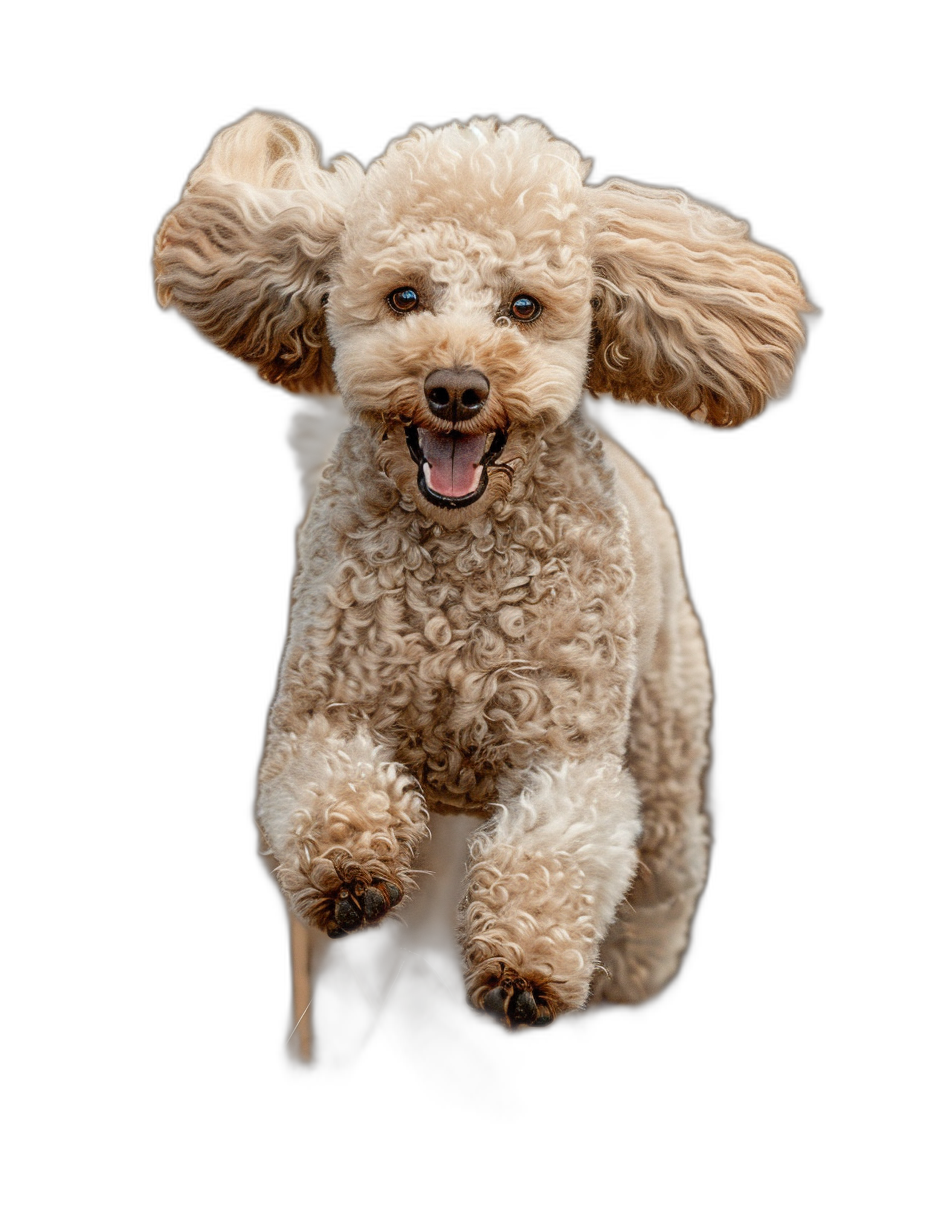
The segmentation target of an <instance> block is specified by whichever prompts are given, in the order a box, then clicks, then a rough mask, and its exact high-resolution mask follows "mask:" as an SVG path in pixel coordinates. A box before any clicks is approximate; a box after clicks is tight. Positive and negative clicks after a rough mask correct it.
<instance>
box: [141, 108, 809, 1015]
mask: <svg viewBox="0 0 928 1232" xmlns="http://www.w3.org/2000/svg"><path fill="white" fill-rule="evenodd" d="M588 169H589V168H588V165H587V164H586V163H585V162H584V161H583V160H582V159H581V158H580V156H579V155H578V154H577V152H576V151H575V150H574V149H573V147H571V146H569V145H567V144H566V143H564V142H560V141H557V140H555V139H554V138H553V137H552V136H551V134H550V133H548V132H547V130H546V129H544V128H543V127H542V126H541V125H540V124H537V123H534V122H531V121H527V120H517V121H515V122H514V123H512V124H499V123H498V122H496V121H486V120H481V121H474V122H472V123H471V124H467V125H449V126H447V127H445V128H440V129H436V130H434V131H432V130H428V129H416V130H414V131H413V132H412V133H411V134H410V135H409V136H407V137H405V138H402V139H401V140H399V141H397V142H394V143H393V144H392V145H391V146H390V147H389V148H388V150H387V152H386V154H385V155H384V156H383V157H382V158H381V159H379V160H377V161H376V162H375V163H374V164H373V165H372V166H371V167H370V168H369V169H368V170H367V172H366V173H364V172H363V171H362V169H361V168H360V167H359V166H358V164H356V163H355V162H354V161H353V160H351V159H348V158H342V159H339V160H337V161H336V163H335V164H334V165H333V167H332V168H331V169H329V170H324V169H322V168H321V167H320V165H319V162H318V157H317V154H316V151H315V147H314V145H313V143H312V140H311V138H310V137H309V135H308V134H307V133H305V132H304V131H303V130H302V129H301V128H299V126H297V125H295V124H293V123H292V122H290V121H288V120H283V119H279V118H275V117H271V116H263V115H258V114H255V115H251V116H249V117H247V118H246V119H245V120H243V121H242V122H241V123H240V124H238V125H235V126H233V127H232V128H230V129H227V130H225V131H224V132H222V133H220V134H219V136H218V137H217V138H216V139H215V141H214V142H213V145H212V146H211V148H210V150H209V152H208V154H207V156H206V158H205V159H204V161H203V163H202V164H201V165H200V167H198V168H197V169H196V171H195V172H194V173H193V176H192V177H191V180H190V182H189V184H188V186H187V188H186V190H185V193H184V196H183V197H182V199H181V201H180V203H179V204H178V205H177V206H176V207H175V208H174V209H173V210H172V211H171V213H170V214H169V215H168V216H167V218H166V219H165V222H164V224H163V226H162V228H161V231H160V233H159V237H158V242H157V249H156V271H157V285H158V292H159V296H160V298H161V302H162V303H164V304H168V303H173V304H175V305H176V306H177V307H179V308H180V309H181V311H183V312H184V313H185V314H186V315H188V316H189V317H190V318H191V319H192V320H193V321H194V322H195V323H196V324H197V325H198V326H199V328H201V329H202V330H203V331H204V332H205V333H206V334H207V335H208V336H210V337H211V338H213V339H214V340H215V341H216V342H217V343H218V344H219V345H221V346H223V347H225V348H226V349H228V350H230V351H231V352H232V353H234V354H236V355H239V356H241V357H242V358H244V359H247V360H249V361H250V362H252V363H254V364H256V365H257V367H258V369H259V371H260V372H261V374H262V375H263V376H265V377H267V378H268V379H270V380H273V381H279V382H281V383H283V384H284V385H286V386H287V387H288V388H291V389H295V390H300V389H302V390H309V391H314V392H323V391H327V390H332V389H333V388H337V390H338V392H339V393H340V394H341V395H342V397H343V399H344V403H345V407H346V409H347V411H348V413H349V415H350V417H351V420H352V426H351V427H350V428H349V429H348V431H347V432H346V433H345V434H344V435H343V436H342V438H341V440H340V441H339V443H338V445H337V447H336V449H335V453H334V455H333V457H332V459H331V461H330V463H329V465H328V467H327V468H326V470H325V472H324V474H323V476H322V478H321V481H320V484H319V488H318V492H317V494H316V497H315V499H314V501H313V503H312V505H311V507H310V510H309V513H308V515H307V519H306V522H305V524H304V526H303V528H302V529H301V532H300V537H299V545H298V557H299V567H298V571H297V576H296V579H295V582H294V595H293V611H292V617H291V626H290V635H289V639H288V643H287V648H286V651H285V654H284V660H283V664H282V667H281V676H280V682H279V687H278V691H277V697H276V699H275V702H274V705H273V707H272V710H271V715H270V721H269V729H268V740H267V749H266V754H265V759H264V764H263V767H262V771H261V786H260V791H259V800H258V819H259V823H260V825H261V828H262V830H263V833H264V835H265V837H266V839H267V842H268V844H269V846H270V848H271V850H272V851H273V853H274V855H275V856H276V858H277V860H278V862H279V870H278V871H279V877H280V881H281V885H282V886H283V888H284V891H285V892H286V894H287V896H288V899H289V902H290V905H291V908H292V909H293V911H294V912H295V913H296V914H298V915H299V916H300V917H301V918H303V919H305V920H307V921H310V922H312V923H315V924H318V925H319V926H321V927H323V928H325V929H326V930H327V931H329V933H330V934H331V935H338V934H340V933H342V932H346V931H350V930H352V929H354V928H357V927H361V926H364V925H365V924H373V923H376V922H377V921H378V920H379V919H380V918H382V916H383V915H384V914H386V913H387V912H388V911H390V910H391V909H393V908H394V907H395V906H397V904H398V903H399V902H400V901H401V900H402V898H403V897H404V896H405V895H407V894H408V893H409V892H410V891H411V890H412V889H413V888H414V874H413V869H414V861H415V852H416V848H417V845H418V844H419V843H420V842H421V840H422V838H423V837H424V836H425V834H426V833H427V827H428V826H429V825H431V826H433V827H434V826H436V825H441V814H442V813H443V812H459V811H462V810H464V811H468V810H469V811H471V812H477V813H478V814H480V815H481V816H483V817H484V818H485V819H486V821H485V824H484V825H483V827H482V828H481V829H480V830H479V831H478V832H477V834H476V836H475V839H474V841H473V844H472V849H471V853H470V861H469V867H468V873H467V889H466V894H465V899H464V902H463V905H462V910H461V941H462V949H463V955H464V965H465V978H466V984H467V989H468V993H469V995H470V997H471V999H472V1000H473V1002H474V1004H475V1005H476V1006H478V1007H480V1008H483V1009H485V1010H487V1011H489V1012H491V1013H494V1014H496V1015H497V1016H499V1017H500V1018H501V1019H503V1020H504V1021H506V1022H508V1023H510V1024H517V1023H531V1022H535V1023H544V1022H548V1021H550V1020H551V1019H552V1018H553V1017H555V1016H556V1015H557V1014H558V1013H561V1012H563V1011H565V1010H571V1009H576V1008H579V1007H580V1006H582V1005H584V1004H586V1003H587V1001H588V1000H589V999H590V997H591V996H593V997H595V998H602V999H607V1000H614V1001H637V1000H640V999H642V998H644V997H647V996H649V995H651V994H653V993H654V992H656V991H657V990H658V989H659V988H661V987H662V986H663V985H664V984H665V983H666V981H667V980H668V979H669V978H670V977H671V976H672V975H673V973H674V971H675V970H676V969H677V966H678V964H679V961H680V958H681V956H682V954H683V952H684V950H685V947H686V943H687V939H688V934H689V928H690V923H691V920H692V915H693V911H694V909H695V905H696V901H697V899H698V896H699V894H700V892H701V890H702V887H703V885H704V882H705V877H706V870H707V859H708V845H709V838H708V823H707V820H706V816H705V813H704V808H703V788H702V784H703V777H704V773H705V769H706V765H707V760H708V743H707V740H708V725H709V709H710V701H711V697H710V680H709V672H708V666H707V662H706V657H705V650H704V646H703V642H702V637H701V633H700V629H699V625H698V622H697V620H696V617H695V616H694V614H693V610H692V607H691V605H690V601H689V598H688V595H687V591H686V586H685V583H684V579H683V573H682V569H681V565H680V558H679V551H678V548H677V542H676V536H675V533H674V528H673V525H672V522H671V519H670V517H669V515H668V514H667V511H666V510H665V509H664V507H663V505H662V503H661V501H660V498H659V496H658V495H657V493H656V491H655V489H654V487H653V485H652V484H651V482H650V480H649V479H648V478H647V477H646V476H645V475H644V474H643V472H642V471H641V470H640V469H639V468H638V467H637V466H636V464H635V463H634V462H633V461H632V460H631V459H630V458H629V457H628V456H627V455H626V454H624V453H623V452H622V451H621V450H620V449H619V448H618V446H616V445H614V444H612V443H611V442H604V441H603V440H602V439H601V438H600V437H599V435H598V434H597V433H596V432H595V431H594V430H593V428H592V427H591V426H590V425H589V424H588V423H587V422H586V420H585V418H584V415H583V411H582V409H581V405H580V404H581V396H582V392H583V389H584V386H587V387H588V388H590V389H591V390H592V391H593V392H611V393H614V394H615V395H616V396H619V397H627V398H632V399H642V400H647V401H652V402H657V403H661V404H663V405H666V406H670V407H674V408H676V409H678V410H681V411H683V412H684V413H686V414H688V415H691V416H693V417H694V418H696V419H699V420H702V421H704V422H708V423H712V424H734V423H738V422H740V421H742V420H743V419H745V418H746V417H748V416H750V415H752V414H755V413H757V412H758V411H759V410H760V409H761V408H762V406H763V405H764V403H765V401H766V399H767V398H768V397H769V396H771V395H772V394H775V393H777V392H779V391H781V390H782V389H783V388H784V386H785V384H786V382H787V381H788V379H789V376H790V373H791V371H792V367H793V363H794V361H795V357H796V354H797V351H798V349H799V347H800V345H801V342H802V336H803V335H802V326H801V319H800V315H799V314H800V312H801V311H802V310H803V308H804V307H805V306H806V305H805V300H804V297H803V294H802V290H801V287H800V285H799V282H798V279H797V277H796V274H795V271H794V270H793V268H792V266H791V265H790V263H789V262H788V261H787V260H786V259H785V258H784V257H782V256H780V255H779V254H777V253H774V252H772V251H770V250H768V249H764V248H762V247H760V246H759V245H757V244H755V243H753V241H751V240H750V239H749V237H748V234H747V227H746V226H745V225H744V224H742V223H738V222H736V221H734V220H732V219H730V218H728V217H727V216H725V215H723V214H721V213H719V212H718V211H715V210H712V209H710V208H709V207H706V206H703V205H699V204H697V203H695V202H693V201H691V200H690V199H688V198H687V197H685V196H684V195H683V194H682V193H678V192H671V191H666V190H661V189H648V188H643V187H641V186H638V185H633V184H629V183H625V182H624V181H619V180H612V181H609V182H607V183H606V184H604V185H601V186H599V187H588V186H586V184H585V182H584V181H585V178H586V175H587V173H588ZM398 288H411V289H412V290H413V291H414V292H415V296H416V297H417V298H416V304H415V309H414V310H413V311H410V312H408V313H406V312H400V311H398V310H396V309H395V308H394V307H391V301H390V297H391V294H392V293H393V292H394V291H395V290H396V289H398ZM525 295H528V296H531V297H533V298H534V300H536V301H537V303H538V304H540V306H541V312H540V315H539V316H538V317H537V319H536V320H532V321H530V322H525V321H521V320H519V319H518V318H517V316H516V313H515V307H514V304H515V301H516V299H517V298H518V297H519V296H525ZM437 369H440V370H446V369H452V370H455V371H460V370H468V371H473V370H476V371H478V372H480V373H482V374H485V376H486V378H487V380H488V386H489V393H488V395H487V397H486V400H485V402H484V403H482V404H481V405H480V407H479V409H478V410H477V412H476V413H474V415H473V417H472V418H470V419H468V420H467V425H466V431H467V432H468V433H472V434H473V435H474V436H475V437H477V436H479V435H480V434H485V435H486V439H487V441H490V440H491V439H492V440H493V441H497V440H503V441H504V444H503V446H502V452H501V453H499V454H498V456H496V457H494V458H492V459H491V461H489V462H487V463H486V466H485V468H484V472H485V478H486V487H485V490H483V491H482V492H479V494H477V495H476V496H475V499H474V500H473V501H471V503H469V504H460V503H454V502H445V503H444V504H443V503H441V502H436V500H435V499H434V493H432V495H430V494H429V489H428V488H427V487H426V488H425V489H423V486H422V481H421V472H420V469H419V465H420V463H419V462H417V459H416V455H415V451H414V449H413V446H412V445H411V444H410V440H411V439H412V440H413V441H415V440H417V439H418V440H420V441H421V440H422V439H424V438H423V436H421V435H417V434H420V433H422V434H425V435H426V436H427V434H429V433H431V434H432V435H433V436H434V435H435V434H436V433H445V432H448V431H449V430H451V428H452V427H454V429H455V431H457V430H458V429H459V428H460V425H459V424H457V423H455V424H454V425H452V424H450V423H449V422H447V421H446V420H444V419H443V418H441V417H439V415H438V413H437V412H435V411H434V410H433V408H432V406H431V405H430V403H429V401H428V399H427V398H426V396H425V394H424V382H425V379H426V377H428V375H429V374H430V373H432V372H434V371H435V370H437ZM410 433H412V434H413V436H412V438H410V436H409V434H410ZM494 434H503V435H500V436H494ZM478 491H479V490H478Z"/></svg>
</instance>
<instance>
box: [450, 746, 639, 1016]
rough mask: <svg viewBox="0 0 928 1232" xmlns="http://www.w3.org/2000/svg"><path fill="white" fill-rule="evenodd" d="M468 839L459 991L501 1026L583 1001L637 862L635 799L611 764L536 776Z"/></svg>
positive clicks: (569, 764) (626, 778) (577, 765)
mask: <svg viewBox="0 0 928 1232" xmlns="http://www.w3.org/2000/svg"><path fill="white" fill-rule="evenodd" d="M512 788H513V790H512V791H511V792H509V793H507V794H506V796H505V798H504V799H503V802H502V803H501V805H500V808H499V812H498V815H497V816H496V817H495V818H494V819H493V820H492V821H491V822H490V823H489V824H488V825H487V826H485V827H484V828H483V829H482V830H480V831H478V833H477V834H476V835H475V836H474V840H473V842H472V844H471V853H470V855H471V862H470V868H469V870H468V880H467V891H466V895H465V898H464V903H463V907H462V911H463V919H462V928H461V933H462V946H463V950H464V962H465V973H466V980H467V991H468V994H469V996H470V998H471V1000H472V1001H473V1003H474V1005H476V1006H477V1007H478V1008H479V1009H482V1010H485V1011H487V1012H488V1013H491V1014H493V1015H495V1016H496V1017H498V1018H501V1019H502V1020H503V1021H504V1022H505V1023H506V1024H507V1025H509V1026H515V1025H520V1024H535V1025H537V1026H541V1025H543V1024H545V1023H548V1022H550V1021H551V1020H552V1019H553V1018H554V1017H555V1016H556V1015H557V1014H560V1013H564V1012H565V1011H567V1010H574V1009H579V1008H580V1007H581V1006H582V1005H584V1004H585V1002H586V1000H587V996H588V994H589V988H590V981H591V979H592V977H593V973H594V970H595V967H596V961H597V956H598V953H599V945H600V942H601V941H602V938H603V936H604V934H605V932H606V930H607V928H608V927H609V925H610V923H611V922H612V920H613V918H614V916H615V911H616V907H617V905H618V903H619V902H620V901H621V899H622V897H623V896H624V894H625V891H626V890H627V888H628V885H629V883H630V881H631V879H632V876H633V874H634V871H635V867H636V865H637V862H638V853H637V849H636V839H637V837H638V833H639V830H640V822H639V814H638V795H637V792H636V790H635V786H634V783H633V781H632V779H631V776H630V775H629V774H628V773H627V772H626V771H624V770H623V769H622V767H621V763H620V762H619V760H618V758H612V757H606V758H601V759H598V760H596V761H566V762H562V763H561V764H560V765H557V766H547V767H540V768H536V769H535V770H534V771H533V772H531V773H530V774H529V775H528V776H526V777H525V778H524V779H523V780H521V781H520V782H515V783H513V784H512Z"/></svg>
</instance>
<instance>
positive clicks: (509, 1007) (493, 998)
mask: <svg viewBox="0 0 928 1232" xmlns="http://www.w3.org/2000/svg"><path fill="white" fill-rule="evenodd" d="M479 1004H480V1008H481V1009H483V1010H484V1011H485V1013H487V1014H491V1015H492V1016H493V1017H494V1018H498V1019H499V1020H500V1022H502V1023H505V1025H506V1026H507V1027H546V1026H547V1025H548V1023H550V1022H553V1021H554V1014H555V1011H554V1009H553V1007H552V1003H551V999H550V997H548V996H546V994H545V992H544V990H543V989H542V988H541V987H539V986H537V985H534V984H532V983H531V982H530V981H529V980H524V979H521V978H519V977H514V978H511V979H505V978H504V979H503V981H502V982H501V983H499V984H497V985H496V986H495V987H494V988H491V989H490V991H489V992H488V993H486V994H485V996H484V997H483V999H482V1001H480V1003H479Z"/></svg>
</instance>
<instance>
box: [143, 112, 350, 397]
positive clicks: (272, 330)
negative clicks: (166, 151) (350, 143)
mask: <svg viewBox="0 0 928 1232" xmlns="http://www.w3.org/2000/svg"><path fill="white" fill-rule="evenodd" d="M363 175H364V172H363V171H362V169H361V167H360V166H359V165H358V164H357V163H356V162H355V161H354V160H353V159H351V158H347V157H341V158H338V159H336V160H335V162H334V163H333V165H332V167H331V168H330V169H328V170H323V169H322V168H321V167H320V166H319V157H318V154H317V151H316V147H315V144H314V142H313V139H312V137H310V135H309V133H307V132H306V131H305V129H302V128H300V126H299V125H298V124H294V123H293V122H292V121H290V120H285V119H283V118H281V117H279V116H271V115H263V114H261V113H260V112H254V113H252V114H251V115H249V116H247V117H246V118H245V119H244V120H242V121H241V122H240V123H238V124H234V125H233V126H232V127H231V128H226V129H224V130H223V131H222V132H221V133H219V135H218V136H217V137H216V138H215V139H214V141H213V143H212V145H211V146H210V148H209V150H208V151H207V154H206V157H205V158H204V159H203V161H202V163H200V165H199V166H198V167H197V168H196V170H195V171H194V172H193V174H192V175H191V177H190V180H189V182H188V184H187V187H186V188H185V189H184V195H183V197H182V198H181V200H180V202H179V203H178V204H177V205H176V206H175V207H174V209H173V210H171V212H170V213H169V214H168V216H167V217H166V218H165V220H164V222H163V223H162V225H161V229H160V231H159V232H158V237H157V239H156V241H155V286H156V288H157V292H158V299H159V301H160V303H161V304H162V306H163V307H167V306H168V304H174V305H175V306H176V307H177V308H179V309H180V311H181V312H182V313H183V314H184V315H185V316H187V317H189V318H190V319H191V321H193V323H194V324H195V325H196V326H197V327H198V328H199V329H201V330H202V331H203V333H204V334H206V336H207V337H208V338H211V339H212V340H213V342H215V343H217V344H218V345H219V346H221V347H223V348H224V349H225V350H226V351H230V352H231V353H232V354H233V355H238V356H239V357H240V358H241V359H244V360H247V361H248V362H249V363H252V364H256V365H257V367H258V371H259V372H260V374H261V376H263V377H264V378H265V379H266V380H268V381H273V382H279V383H280V384H282V385H284V386H286V388H287V389H292V390H305V391H307V392H310V393H318V392H325V391H327V390H331V389H333V388H334V378H333V376H332V367H331V359H332V351H331V347H330V346H329V343H328V339H327V337H326V332H325V320H324V312H323V308H324V295H325V287H326V277H327V267H328V265H329V264H330V263H331V261H332V260H333V258H334V257H335V255H336V253H337V250H338V243H339V239H340V236H341V233H342V228H343V225H344V216H345V208H346V206H347V204H348V203H349V202H350V201H351V199H352V198H353V197H354V195H355V193H356V192H357V189H358V187H359V186H360V183H361V180H362V178H363Z"/></svg>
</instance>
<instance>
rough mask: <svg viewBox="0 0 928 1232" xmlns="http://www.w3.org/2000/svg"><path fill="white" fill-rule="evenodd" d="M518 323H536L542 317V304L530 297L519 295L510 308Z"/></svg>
mask: <svg viewBox="0 0 928 1232" xmlns="http://www.w3.org/2000/svg"><path fill="white" fill-rule="evenodd" d="M509 311H510V312H511V313H512V315H513V316H514V317H515V319H516V320H517V321H534V320H535V319H536V317H540V316H541V304H539V302H538V300H537V299H532V297H531V296H530V295H517V296H516V297H515V299H514V300H513V301H512V304H511V305H510V307H509Z"/></svg>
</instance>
